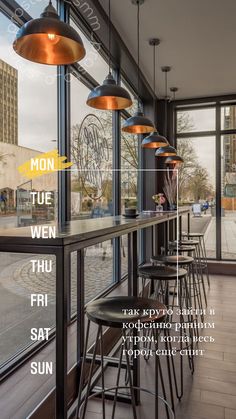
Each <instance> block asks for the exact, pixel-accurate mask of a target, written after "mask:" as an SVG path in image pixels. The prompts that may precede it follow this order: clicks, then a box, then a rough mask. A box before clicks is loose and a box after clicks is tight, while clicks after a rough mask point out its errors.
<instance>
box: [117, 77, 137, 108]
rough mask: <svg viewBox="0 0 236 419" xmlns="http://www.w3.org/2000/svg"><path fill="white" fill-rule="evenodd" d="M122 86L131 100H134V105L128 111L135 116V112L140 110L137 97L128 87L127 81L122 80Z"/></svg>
mask: <svg viewBox="0 0 236 419" xmlns="http://www.w3.org/2000/svg"><path fill="white" fill-rule="evenodd" d="M121 86H122V87H124V89H126V90H128V92H129V94H130V96H131V99H132V102H133V103H132V105H131V106H130V107H129V108H127V109H126V110H127V111H128V112H129V113H130V115H134V114H135V112H137V110H138V98H137V95H135V94H134V92H133V91H132V89H131V88H130V87H129V86H128V83H127V82H126V81H125V80H123V79H122V80H121Z"/></svg>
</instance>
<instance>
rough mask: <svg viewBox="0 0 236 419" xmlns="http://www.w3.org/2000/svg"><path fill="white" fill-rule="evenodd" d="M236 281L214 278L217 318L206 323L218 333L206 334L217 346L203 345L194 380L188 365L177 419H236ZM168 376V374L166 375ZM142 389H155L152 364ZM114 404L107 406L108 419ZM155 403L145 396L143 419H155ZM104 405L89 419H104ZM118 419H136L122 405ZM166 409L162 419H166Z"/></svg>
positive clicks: (211, 297) (212, 302)
mask: <svg viewBox="0 0 236 419" xmlns="http://www.w3.org/2000/svg"><path fill="white" fill-rule="evenodd" d="M235 301H236V278H233V277H222V276H212V279H211V289H210V291H209V293H208V309H209V308H214V309H215V313H216V314H215V315H214V316H206V317H205V321H210V322H213V321H214V322H215V328H214V329H210V330H209V329H208V330H204V332H203V333H202V334H205V335H209V334H210V335H211V336H212V337H213V338H214V339H215V342H214V343H204V344H203V343H202V344H201V346H200V348H202V349H205V353H204V355H203V356H202V357H197V358H195V373H194V375H193V376H192V375H191V373H190V372H189V369H188V366H187V362H185V384H184V387H185V388H184V397H183V399H182V401H181V402H178V401H177V400H176V419H236V325H235V316H236V304H235ZM163 363H164V361H163ZM165 375H166V372H165ZM114 380H115V372H114V370H113V372H112V371H108V372H107V383H106V385H108V386H109V385H111V384H112V383H114ZM141 385H142V386H143V387H147V388H149V389H152V388H153V365H152V362H148V363H145V362H142V378H141ZM110 411H111V404H109V403H108V406H107V418H108V419H110V417H111V415H109V413H110ZM153 412H154V400H153V398H152V397H151V396H148V395H145V394H144V395H142V405H141V407H139V408H138V418H139V419H152V418H154V414H153ZM100 418H102V415H101V402H100V401H95V402H94V401H92V402H90V404H89V408H88V413H87V415H86V419H100ZM116 418H117V419H133V415H132V410H131V408H130V406H128V405H125V404H121V403H119V404H118V406H117V412H116ZM165 418H166V416H165V412H164V410H163V409H162V410H161V414H160V417H159V419H165Z"/></svg>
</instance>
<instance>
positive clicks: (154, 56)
mask: <svg viewBox="0 0 236 419" xmlns="http://www.w3.org/2000/svg"><path fill="white" fill-rule="evenodd" d="M153 92H154V97H153V109H155V103H156V45H155V44H154V45H153Z"/></svg>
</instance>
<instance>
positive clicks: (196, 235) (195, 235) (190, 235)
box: [182, 233, 204, 237]
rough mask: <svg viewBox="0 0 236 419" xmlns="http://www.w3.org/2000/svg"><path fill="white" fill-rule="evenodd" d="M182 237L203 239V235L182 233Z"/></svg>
mask: <svg viewBox="0 0 236 419" xmlns="http://www.w3.org/2000/svg"><path fill="white" fill-rule="evenodd" d="M182 236H184V237H204V234H203V233H182Z"/></svg>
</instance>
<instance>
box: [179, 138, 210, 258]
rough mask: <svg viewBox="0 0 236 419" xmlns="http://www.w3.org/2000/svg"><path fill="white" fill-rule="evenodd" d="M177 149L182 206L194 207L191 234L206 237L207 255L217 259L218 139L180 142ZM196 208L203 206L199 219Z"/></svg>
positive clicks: (181, 140)
mask: <svg viewBox="0 0 236 419" xmlns="http://www.w3.org/2000/svg"><path fill="white" fill-rule="evenodd" d="M177 148H178V154H179V155H180V156H182V157H183V159H184V163H183V165H182V166H180V168H179V200H180V204H182V205H192V208H193V212H192V219H191V231H193V232H196V233H204V234H205V241H206V250H207V255H208V257H210V258H215V256H216V214H215V137H206V138H204V137H197V138H191V137H189V138H187V139H186V138H183V139H179V140H178V147H177ZM194 204H200V205H201V207H202V212H201V214H200V216H199V214H196V213H195V212H194V208H195V207H194ZM203 208H206V209H205V210H203Z"/></svg>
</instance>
